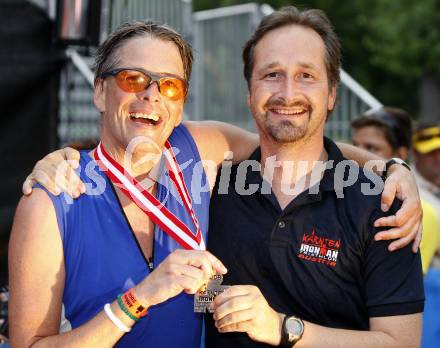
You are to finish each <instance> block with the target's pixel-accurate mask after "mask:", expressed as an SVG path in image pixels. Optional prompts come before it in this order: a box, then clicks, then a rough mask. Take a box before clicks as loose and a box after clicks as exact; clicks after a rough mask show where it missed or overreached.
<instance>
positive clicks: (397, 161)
mask: <svg viewBox="0 0 440 348" xmlns="http://www.w3.org/2000/svg"><path fill="white" fill-rule="evenodd" d="M394 164H400V165H402V166H404V167H405V168H406V169H408V170H409V171H411V167H410V166H409V164H408V163H406V162H405V161H404V160H403V159H401V158H398V157H393V158H391V159H389V160H388V161H387V162H386V164H385V171H384V177H385V178H387V177H388V171H389V169H390V167H391V166H392V165H394Z"/></svg>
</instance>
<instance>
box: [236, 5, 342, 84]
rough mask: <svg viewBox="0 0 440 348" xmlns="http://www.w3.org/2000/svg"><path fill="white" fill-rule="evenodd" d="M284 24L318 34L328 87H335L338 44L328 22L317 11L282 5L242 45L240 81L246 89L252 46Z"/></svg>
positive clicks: (337, 67)
mask: <svg viewBox="0 0 440 348" xmlns="http://www.w3.org/2000/svg"><path fill="white" fill-rule="evenodd" d="M288 25H300V26H303V27H306V28H310V29H312V30H314V31H315V32H316V33H318V34H319V36H320V37H321V39H322V41H323V42H324V45H325V66H326V70H327V75H328V79H329V87H333V86H336V85H337V84H338V83H339V81H340V77H339V73H340V69H341V43H340V41H339V38H338V36H337V35H336V33H335V31H334V29H333V26H332V24H331V22H330V20H329V19H328V18H327V16H326V15H325V13H324V12H323V11H321V10H317V9H311V10H299V9H297V8H296V7H295V6H286V7H282V8H281V9H279V10H278V11H274V12H272V13H271V14H270V15H268V16H266V17H264V18H263V20H262V21H261V23H260V25H259V26H258V28H257V30H256V31H255V32H254V34H253V35H252V36H251V38H250V39H249V40H248V41H247V42H246V45H245V46H244V49H243V62H244V78H245V79H246V81H247V83H248V87H249V86H250V81H251V77H252V70H253V68H254V59H255V52H254V51H255V46H256V45H257V43H258V42H259V41H260V40H261V39H262V38H263V36H265V35H266V34H267V33H268V32H270V31H272V30H275V29H278V28H281V27H284V26H288Z"/></svg>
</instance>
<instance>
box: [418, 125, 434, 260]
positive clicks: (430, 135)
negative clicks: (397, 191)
mask: <svg viewBox="0 0 440 348" xmlns="http://www.w3.org/2000/svg"><path fill="white" fill-rule="evenodd" d="M412 142H413V152H412V154H413V158H414V170H413V171H414V174H415V176H416V180H417V185H418V186H419V191H420V196H421V198H422V199H424V200H426V201H427V202H429V203H430V204H432V205H433V206H434V207H435V209H436V210H437V213H438V214H440V123H422V124H419V125H418V126H417V128H416V129H415V131H414V134H413V136H412ZM437 253H438V254H440V249H439V250H438V252H437ZM438 264H439V265H440V262H439V263H438Z"/></svg>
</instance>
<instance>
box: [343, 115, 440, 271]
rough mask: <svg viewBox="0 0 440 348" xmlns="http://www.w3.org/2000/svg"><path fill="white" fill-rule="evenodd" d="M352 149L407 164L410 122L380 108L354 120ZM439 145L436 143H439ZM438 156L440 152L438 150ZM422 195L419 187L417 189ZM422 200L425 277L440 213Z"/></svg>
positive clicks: (439, 239) (438, 237)
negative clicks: (353, 147) (396, 159)
mask: <svg viewBox="0 0 440 348" xmlns="http://www.w3.org/2000/svg"><path fill="white" fill-rule="evenodd" d="M351 126H352V129H353V135H352V141H353V145H355V146H358V147H360V148H363V149H365V150H368V151H370V152H373V153H375V154H377V155H380V156H382V157H383V158H386V159H390V158H400V159H402V160H403V161H408V159H409V156H410V150H411V136H412V120H411V116H410V114H409V113H407V112H406V111H405V110H402V109H398V108H394V107H381V108H379V109H373V110H369V111H367V112H366V113H364V114H362V115H360V116H359V117H358V118H356V119H354V120H353V121H352V123H351ZM439 144H440V140H439ZM439 153H440V150H439ZM420 190H421V191H423V190H424V189H423V187H421V188H420ZM421 196H422V207H423V237H422V243H421V245H420V251H421V254H422V263H423V273H425V274H426V272H427V271H428V268H429V266H430V265H431V263H432V260H433V257H434V255H435V253H436V250H437V247H438V246H439V244H440V211H439V210H436V209H435V206H433V205H432V204H431V203H430V201H428V200H425V199H424V198H423V195H422V194H421Z"/></svg>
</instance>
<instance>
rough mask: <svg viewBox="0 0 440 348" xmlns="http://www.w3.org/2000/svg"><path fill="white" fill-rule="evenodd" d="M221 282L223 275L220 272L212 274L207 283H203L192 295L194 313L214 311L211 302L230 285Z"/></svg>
mask: <svg viewBox="0 0 440 348" xmlns="http://www.w3.org/2000/svg"><path fill="white" fill-rule="evenodd" d="M222 282H223V276H222V275H221V274H215V275H213V276H212V277H211V278H210V279H209V281H208V283H207V284H205V285H203V286H202V287H201V288H200V289H199V290H198V291H197V293H196V294H195V295H194V312H195V313H206V310H208V312H209V313H213V312H214V311H213V310H212V308H211V304H212V302H213V301H214V299H215V297H216V296H217V295H220V294H221V293H222V292H223V291H225V290H226V289H228V288H229V287H230V285H221V284H222Z"/></svg>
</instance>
